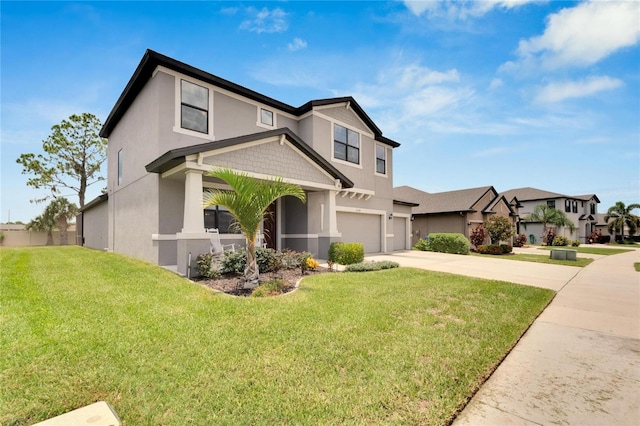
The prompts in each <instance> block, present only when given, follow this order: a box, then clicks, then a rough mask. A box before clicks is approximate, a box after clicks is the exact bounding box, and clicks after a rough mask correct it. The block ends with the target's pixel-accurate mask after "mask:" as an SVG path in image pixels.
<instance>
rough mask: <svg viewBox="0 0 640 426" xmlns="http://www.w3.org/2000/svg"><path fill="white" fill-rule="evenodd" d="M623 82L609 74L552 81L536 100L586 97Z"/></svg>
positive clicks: (610, 88)
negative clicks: (573, 79)
mask: <svg viewBox="0 0 640 426" xmlns="http://www.w3.org/2000/svg"><path fill="white" fill-rule="evenodd" d="M622 85H623V82H622V81H621V80H618V79H616V78H611V77H607V76H599V77H589V78H586V79H584V80H580V81H565V82H557V83H550V84H548V85H546V86H545V87H543V88H542V89H541V90H540V92H539V93H538V95H537V96H536V100H537V101H538V102H544V103H554V102H561V101H563V100H565V99H571V98H584V97H587V96H591V95H593V94H595V93H598V92H602V91H603V90H613V89H617V88H618V87H621V86H622Z"/></svg>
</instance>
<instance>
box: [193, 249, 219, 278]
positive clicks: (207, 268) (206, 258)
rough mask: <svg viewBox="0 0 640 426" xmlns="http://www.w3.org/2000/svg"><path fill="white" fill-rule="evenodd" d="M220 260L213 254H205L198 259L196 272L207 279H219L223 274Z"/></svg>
mask: <svg viewBox="0 0 640 426" xmlns="http://www.w3.org/2000/svg"><path fill="white" fill-rule="evenodd" d="M220 267H221V265H220V260H219V258H218V257H217V256H214V255H213V254H211V253H204V254H201V255H199V256H198V257H197V258H196V272H197V274H198V275H199V276H201V277H205V278H218V277H219V276H220V274H221V271H220V269H221V268H220Z"/></svg>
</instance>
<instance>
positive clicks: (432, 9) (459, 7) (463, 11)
mask: <svg viewBox="0 0 640 426" xmlns="http://www.w3.org/2000/svg"><path fill="white" fill-rule="evenodd" d="M542 1H544V0H542ZM540 2H541V0H484V1H473V0H455V1H454V0H442V1H433V0H428V1H425V0H418V1H415V0H407V1H404V2H403V3H404V5H405V6H406V8H407V9H409V11H411V13H413V14H414V15H416V16H422V15H423V14H425V12H426V14H427V15H428V16H429V17H430V18H435V17H438V18H441V17H447V18H449V19H461V20H464V19H467V18H477V17H481V16H483V15H485V14H487V13H489V12H490V11H491V10H493V9H513V8H515V7H519V6H522V5H525V4H527V3H540Z"/></svg>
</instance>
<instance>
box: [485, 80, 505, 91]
mask: <svg viewBox="0 0 640 426" xmlns="http://www.w3.org/2000/svg"><path fill="white" fill-rule="evenodd" d="M502 86H504V81H502V79H499V78H494V79H493V80H491V83H489V90H494V89H497V88H499V87H502Z"/></svg>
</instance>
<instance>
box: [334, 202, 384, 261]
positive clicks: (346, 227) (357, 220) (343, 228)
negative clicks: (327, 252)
mask: <svg viewBox="0 0 640 426" xmlns="http://www.w3.org/2000/svg"><path fill="white" fill-rule="evenodd" d="M381 217H382V216H380V215H377V214H363V213H345V212H338V214H337V218H338V231H339V232H340V233H342V241H343V242H345V243H362V244H364V252H365V253H380V252H381V251H382V245H381V241H380V238H381V235H382V232H380V227H381V224H380V218H381Z"/></svg>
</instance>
